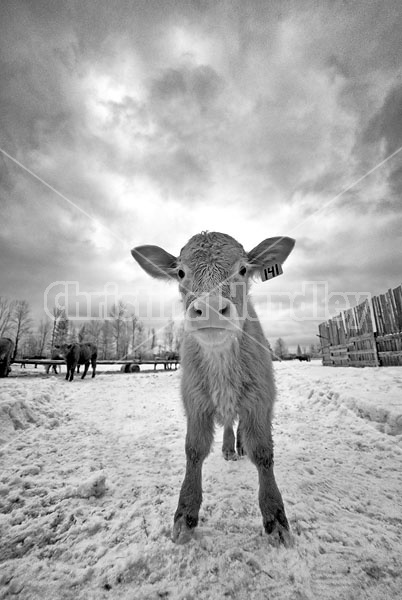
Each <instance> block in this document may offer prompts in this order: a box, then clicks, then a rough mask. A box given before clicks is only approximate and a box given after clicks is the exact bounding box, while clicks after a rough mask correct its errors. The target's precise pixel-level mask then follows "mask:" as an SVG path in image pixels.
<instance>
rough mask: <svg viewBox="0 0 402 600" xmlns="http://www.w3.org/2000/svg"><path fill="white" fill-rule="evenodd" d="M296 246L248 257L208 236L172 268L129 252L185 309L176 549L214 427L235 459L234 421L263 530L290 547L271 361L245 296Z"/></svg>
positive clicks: (281, 244) (194, 503)
mask: <svg viewBox="0 0 402 600" xmlns="http://www.w3.org/2000/svg"><path fill="white" fill-rule="evenodd" d="M293 246H294V240H292V239H291V238H287V237H276V238H270V239H266V240H264V241H262V242H261V243H260V244H258V245H257V246H256V247H255V248H254V249H253V250H251V251H250V252H246V251H245V250H244V248H243V246H242V245H241V244H239V242H237V241H236V240H235V239H233V238H232V237H231V236H229V235H226V234H223V233H216V232H215V233H209V232H204V233H201V234H198V235H195V236H194V237H192V238H191V239H190V240H189V241H188V242H187V244H186V245H185V246H184V248H182V250H181V252H180V255H179V256H178V257H177V258H176V257H175V256H173V255H172V254H169V253H168V252H166V251H165V250H163V249H162V248H159V247H158V246H139V247H137V248H134V249H133V250H132V251H131V253H132V255H133V257H134V258H135V260H136V261H137V262H138V263H139V264H140V266H141V267H142V268H143V269H144V270H145V271H146V272H147V273H148V274H149V275H151V276H153V277H157V278H160V279H165V280H170V281H174V280H175V281H177V282H178V283H179V290H180V292H181V295H182V299H183V305H184V309H185V329H184V336H183V342H182V346H181V349H180V358H181V367H182V382H181V390H182V398H183V404H184V408H185V412H186V416H187V435H186V444H185V450H186V458H187V466H186V474H185V477H184V481H183V484H182V487H181V491H180V496H179V502H178V506H177V510H176V513H175V516H174V525H173V533H172V539H173V541H175V542H179V543H182V542H186V541H188V540H189V539H190V538H191V535H192V532H193V531H194V528H195V527H196V526H197V524H198V514H199V510H200V506H201V502H202V464H203V462H204V460H205V458H206V456H207V455H208V453H209V451H210V449H211V445H212V441H213V436H214V427H215V422H216V421H217V422H218V423H219V424H220V425H223V427H224V432H223V448H222V450H223V452H224V456H225V458H228V459H229V458H236V451H235V436H234V430H233V424H234V422H235V421H236V420H237V418H238V419H239V424H238V429H237V444H236V448H237V454H238V455H240V456H241V455H243V454H244V451H245V452H246V453H247V456H248V457H249V458H250V460H251V461H252V462H253V463H254V465H255V466H256V467H257V470H258V478H259V504H260V509H261V513H262V520H263V525H264V529H265V531H266V533H267V534H270V535H271V536H272V537H271V539H272V538H273V539H274V540H275V542H276V543H283V544H284V545H291V543H292V537H291V535H290V532H289V524H288V520H287V518H286V514H285V509H284V506H283V501H282V496H281V493H280V491H279V489H278V486H277V484H276V481H275V476H274V452H273V442H272V434H271V422H272V411H273V405H274V401H275V395H276V390H275V381H274V375H273V372H272V364H271V352H270V349H269V346H268V344H267V341H266V338H265V335H264V333H263V330H262V327H261V324H260V322H259V320H258V317H257V314H256V312H255V310H254V308H253V306H252V304H251V301H250V300H249V297H248V290H249V282H250V280H251V279H252V278H255V277H256V276H258V275H260V276H261V278H262V279H264V280H265V279H268V278H269V276H268V274H270V273H274V272H275V274H276V275H277V274H280V272H281V269H280V265H282V264H283V262H284V261H285V260H286V258H287V256H288V255H289V254H290V252H291V251H292V249H293Z"/></svg>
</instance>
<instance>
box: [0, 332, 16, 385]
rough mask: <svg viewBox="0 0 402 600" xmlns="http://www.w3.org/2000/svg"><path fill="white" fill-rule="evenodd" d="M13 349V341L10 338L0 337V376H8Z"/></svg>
mask: <svg viewBox="0 0 402 600" xmlns="http://www.w3.org/2000/svg"><path fill="white" fill-rule="evenodd" d="M13 351H14V342H13V341H12V340H10V338H6V337H2V338H0V377H8V374H9V373H10V371H11V368H10V364H11V362H12V357H13Z"/></svg>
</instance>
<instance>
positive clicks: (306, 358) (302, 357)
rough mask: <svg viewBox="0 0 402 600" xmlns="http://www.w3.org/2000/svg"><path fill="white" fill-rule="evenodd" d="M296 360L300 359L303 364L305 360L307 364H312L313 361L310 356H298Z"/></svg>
mask: <svg viewBox="0 0 402 600" xmlns="http://www.w3.org/2000/svg"><path fill="white" fill-rule="evenodd" d="M296 358H298V359H299V361H300V362H303V360H305V361H306V362H310V361H311V357H310V355H309V354H298V355H297V356H296Z"/></svg>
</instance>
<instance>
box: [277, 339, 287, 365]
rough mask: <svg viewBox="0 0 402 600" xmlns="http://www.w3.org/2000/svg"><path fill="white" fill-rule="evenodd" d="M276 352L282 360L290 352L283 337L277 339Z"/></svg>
mask: <svg viewBox="0 0 402 600" xmlns="http://www.w3.org/2000/svg"><path fill="white" fill-rule="evenodd" d="M274 354H275V355H276V356H277V357H278V358H280V359H281V360H282V359H284V358H285V357H286V356H287V355H288V354H289V351H288V348H287V346H286V344H285V342H284V341H283V339H282V338H278V339H277V340H276V342H275V347H274Z"/></svg>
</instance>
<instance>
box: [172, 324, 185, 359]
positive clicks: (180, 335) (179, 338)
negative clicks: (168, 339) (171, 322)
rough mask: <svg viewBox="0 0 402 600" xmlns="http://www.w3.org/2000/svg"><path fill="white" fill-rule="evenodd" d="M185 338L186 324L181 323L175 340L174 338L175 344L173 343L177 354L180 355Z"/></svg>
mask: <svg viewBox="0 0 402 600" xmlns="http://www.w3.org/2000/svg"><path fill="white" fill-rule="evenodd" d="M183 336H184V322H182V323H180V325H179V327H178V329H177V330H176V334H175V338H174V342H173V349H174V351H175V352H176V354H179V352H180V346H181V343H182V341H183Z"/></svg>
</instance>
